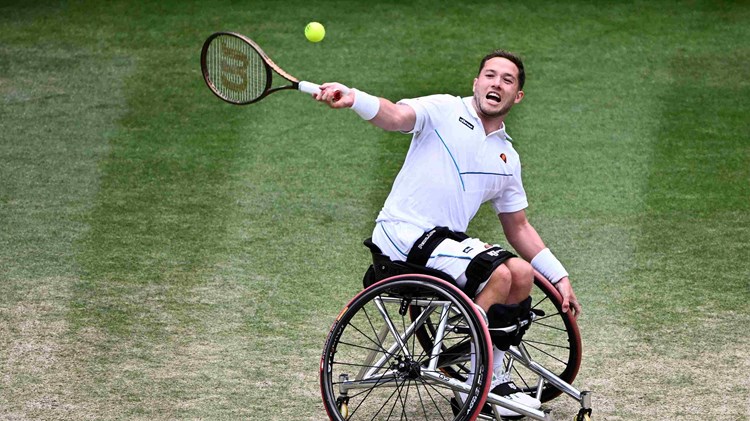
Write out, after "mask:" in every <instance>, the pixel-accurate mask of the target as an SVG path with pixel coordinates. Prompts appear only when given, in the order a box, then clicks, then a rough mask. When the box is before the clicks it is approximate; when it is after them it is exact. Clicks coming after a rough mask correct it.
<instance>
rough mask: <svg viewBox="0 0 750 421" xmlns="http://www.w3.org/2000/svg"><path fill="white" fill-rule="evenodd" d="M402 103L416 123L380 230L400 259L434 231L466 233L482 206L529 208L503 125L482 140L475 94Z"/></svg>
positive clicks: (509, 209) (382, 214)
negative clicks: (447, 230)
mask: <svg viewBox="0 0 750 421" xmlns="http://www.w3.org/2000/svg"><path fill="white" fill-rule="evenodd" d="M399 104H406V105H408V106H410V107H412V108H413V109H414V111H415V113H416V124H415V125H414V129H413V130H412V131H411V132H410V133H412V134H413V138H412V141H411V145H410V147H409V151H408V152H407V154H406V159H405V161H404V165H403V167H402V168H401V171H400V172H399V174H398V176H396V179H395V181H394V183H393V187H392V189H391V192H390V194H389V195H388V198H387V199H386V201H385V205H384V206H383V209H382V210H381V211H380V214H379V215H378V217H377V222H378V225H379V227H376V228H375V231H376V232H377V231H378V229H379V228H380V229H384V230H385V235H386V236H387V238H388V240H390V241H391V242H393V243H394V244H393V246H395V247H396V248H397V249H398V250H399V252H400V253H401V254H403V253H405V252H408V250H409V248H411V245H412V244H413V243H414V241H416V239H417V238H419V236H421V235H422V234H423V233H424V232H425V231H427V230H430V229H432V228H434V227H436V226H444V227H448V228H450V229H452V230H453V231H460V232H465V231H466V229H467V228H468V226H469V222H470V221H471V219H472V218H473V217H474V215H476V213H477V211H478V210H479V207H480V206H481V205H482V204H483V203H484V202H488V201H489V202H490V203H491V204H492V206H493V208H494V209H495V211H496V212H497V213H507V212H516V211H519V210H521V209H525V208H526V207H527V206H528V202H527V200H526V192H525V191H524V189H523V184H522V182H521V162H520V160H519V157H518V153H516V151H515V150H514V149H513V145H512V144H511V140H512V139H511V138H510V136H508V135H507V134H506V133H505V125H503V127H501V128H500V130H497V131H495V132H492V133H490V134H489V135H486V136H485V133H484V128H483V126H482V122H481V120H480V119H479V117H478V116H477V113H476V110H474V107H473V106H472V98H471V97H466V98H461V97H456V96H451V95H431V96H426V97H421V98H415V99H404V100H401V101H399ZM382 234H383V233H379V235H377V236H376V235H373V240H375V239H376V238H381V239H382V238H383V235H382ZM381 242H382V241H381ZM377 243H378V241H376V244H377ZM378 245H379V246H381V248H384V247H383V246H385V245H384V244H378ZM385 248H387V247H385ZM383 251H384V252H385V251H386V250H383ZM386 254H388V255H390V256H391V257H392V258H397V256H394V255H392V253H387V252H386ZM401 257H402V258H403V256H401Z"/></svg>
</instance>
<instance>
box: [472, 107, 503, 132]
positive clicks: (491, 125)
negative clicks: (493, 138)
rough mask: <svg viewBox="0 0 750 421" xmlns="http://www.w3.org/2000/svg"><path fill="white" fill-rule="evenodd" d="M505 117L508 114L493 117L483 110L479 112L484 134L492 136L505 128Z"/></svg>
mask: <svg viewBox="0 0 750 421" xmlns="http://www.w3.org/2000/svg"><path fill="white" fill-rule="evenodd" d="M475 108H476V107H475ZM505 115H506V114H501V115H494V116H492V115H487V114H485V113H483V112H482V111H481V110H477V116H479V120H481V121H482V126H484V134H490V133H492V132H494V131H497V130H500V128H501V127H503V122H504V121H505Z"/></svg>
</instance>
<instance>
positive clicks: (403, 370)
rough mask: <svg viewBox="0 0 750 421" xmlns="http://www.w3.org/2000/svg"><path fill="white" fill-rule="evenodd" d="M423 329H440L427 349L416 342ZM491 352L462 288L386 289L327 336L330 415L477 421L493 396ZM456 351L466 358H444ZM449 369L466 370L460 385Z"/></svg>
mask: <svg viewBox="0 0 750 421" xmlns="http://www.w3.org/2000/svg"><path fill="white" fill-rule="evenodd" d="M425 325H430V326H431V327H433V328H434V329H435V335H434V339H435V343H436V346H433V347H430V348H428V349H425V348H423V347H422V346H421V345H420V343H419V341H418V339H417V337H416V332H417V331H419V330H421V329H422V328H423V326H425ZM491 346H492V345H491V342H490V340H489V333H488V331H487V327H486V325H485V323H484V322H483V320H482V316H481V314H480V313H479V312H478V310H477V309H476V307H475V306H474V304H473V302H472V301H471V300H470V299H469V298H468V297H466V295H465V294H464V293H463V292H461V291H460V290H459V289H457V288H456V287H454V286H452V285H450V284H449V283H447V282H445V281H443V280H440V279H437V278H434V277H431V276H427V275H399V276H394V277H392V278H388V279H386V280H383V281H380V282H378V283H376V284H374V285H372V286H370V287H369V288H367V289H365V290H364V291H362V292H361V293H359V294H358V295H357V296H356V297H354V298H353V299H352V300H351V301H350V302H349V304H348V305H347V306H346V307H345V308H344V310H343V311H342V312H341V314H339V317H338V318H337V320H336V322H334V324H333V326H332V327H331V331H330V332H329V334H328V338H327V340H326V344H325V347H324V349H323V356H322V359H321V364H320V385H321V392H322V395H323V402H324V405H325V407H326V411H328V415H329V417H330V418H331V419H332V420H337V421H341V420H373V419H411V420H425V421H427V420H435V419H440V420H454V421H458V420H474V419H476V417H477V416H478V415H479V413H480V411H481V409H482V406H483V405H484V402H485V399H486V397H487V393H488V391H489V386H490V378H491V375H492V371H491V369H490V368H491V367H492V349H491ZM455 349H461V353H460V355H458V354H456V355H450V354H449V352H446V350H455ZM472 349H473V350H474V353H473V355H472V353H471V350H472ZM458 360H461V361H460V362H459V361H458ZM446 361H450V362H449V364H451V365H454V364H459V363H460V364H461V366H462V369H463V377H462V378H461V379H457V378H454V377H451V376H447V375H445V373H444V371H443V370H442V367H440V364H446Z"/></svg>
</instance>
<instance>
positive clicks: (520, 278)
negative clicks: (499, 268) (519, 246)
mask: <svg viewBox="0 0 750 421" xmlns="http://www.w3.org/2000/svg"><path fill="white" fill-rule="evenodd" d="M506 265H507V267H508V272H509V274H510V277H511V279H512V283H513V285H514V286H517V287H521V288H531V286H532V285H533V284H534V268H533V267H532V266H531V264H529V262H527V261H525V260H523V259H519V258H513V259H509V260H508V261H507V262H506V264H505V265H503V266H506Z"/></svg>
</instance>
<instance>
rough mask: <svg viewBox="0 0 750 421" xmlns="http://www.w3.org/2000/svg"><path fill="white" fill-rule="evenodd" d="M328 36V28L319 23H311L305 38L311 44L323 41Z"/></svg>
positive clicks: (306, 28)
mask: <svg viewBox="0 0 750 421" xmlns="http://www.w3.org/2000/svg"><path fill="white" fill-rule="evenodd" d="M325 36H326V28H324V27H323V25H321V24H320V23H318V22H310V23H308V24H307V26H305V38H307V40H308V41H310V42H320V41H323V37H325Z"/></svg>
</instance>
